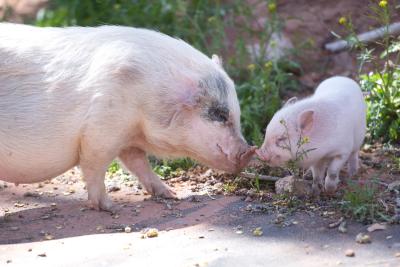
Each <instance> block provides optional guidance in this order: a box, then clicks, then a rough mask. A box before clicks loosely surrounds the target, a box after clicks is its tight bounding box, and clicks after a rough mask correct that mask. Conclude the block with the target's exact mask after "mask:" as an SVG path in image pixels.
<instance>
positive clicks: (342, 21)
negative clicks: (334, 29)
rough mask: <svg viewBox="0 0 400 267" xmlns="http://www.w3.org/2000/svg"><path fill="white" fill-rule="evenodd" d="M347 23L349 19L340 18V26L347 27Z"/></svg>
mask: <svg viewBox="0 0 400 267" xmlns="http://www.w3.org/2000/svg"><path fill="white" fill-rule="evenodd" d="M346 23H347V19H346V18H345V17H340V19H339V24H340V25H345V24H346Z"/></svg>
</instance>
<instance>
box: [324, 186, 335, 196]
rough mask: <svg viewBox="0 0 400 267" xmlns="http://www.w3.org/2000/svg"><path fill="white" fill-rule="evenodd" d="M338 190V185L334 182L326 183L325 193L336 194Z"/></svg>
mask: <svg viewBox="0 0 400 267" xmlns="http://www.w3.org/2000/svg"><path fill="white" fill-rule="evenodd" d="M335 192H336V185H334V184H325V193H326V194H327V195H328V196H332V195H334V194H335Z"/></svg>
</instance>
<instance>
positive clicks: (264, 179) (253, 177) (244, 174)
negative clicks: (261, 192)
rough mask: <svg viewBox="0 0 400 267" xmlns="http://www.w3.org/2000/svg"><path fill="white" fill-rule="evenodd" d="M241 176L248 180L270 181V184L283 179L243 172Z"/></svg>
mask: <svg viewBox="0 0 400 267" xmlns="http://www.w3.org/2000/svg"><path fill="white" fill-rule="evenodd" d="M239 176H240V177H243V178H248V179H256V177H258V179H259V180H262V181H270V182H276V181H278V180H279V179H281V178H280V177H276V176H269V175H262V174H255V173H251V172H241V173H240V174H239Z"/></svg>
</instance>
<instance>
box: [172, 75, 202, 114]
mask: <svg viewBox="0 0 400 267" xmlns="http://www.w3.org/2000/svg"><path fill="white" fill-rule="evenodd" d="M180 79H181V82H182V86H181V87H180V88H179V92H178V94H177V95H178V99H177V100H178V103H179V104H180V105H182V106H183V107H185V108H193V107H195V106H196V105H197V104H198V102H199V90H198V86H197V83H196V81H195V80H193V79H190V78H188V77H180Z"/></svg>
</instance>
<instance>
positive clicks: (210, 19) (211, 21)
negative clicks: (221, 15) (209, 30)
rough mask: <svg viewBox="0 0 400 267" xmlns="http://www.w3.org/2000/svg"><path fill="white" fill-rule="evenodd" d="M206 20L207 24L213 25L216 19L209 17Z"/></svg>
mask: <svg viewBox="0 0 400 267" xmlns="http://www.w3.org/2000/svg"><path fill="white" fill-rule="evenodd" d="M207 20H208V23H213V22H214V21H216V18H215V17H214V16H211V17H209V18H208V19H207Z"/></svg>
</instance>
